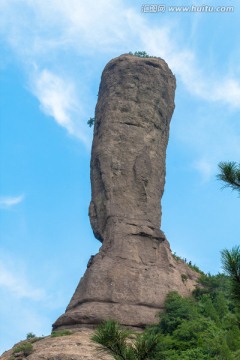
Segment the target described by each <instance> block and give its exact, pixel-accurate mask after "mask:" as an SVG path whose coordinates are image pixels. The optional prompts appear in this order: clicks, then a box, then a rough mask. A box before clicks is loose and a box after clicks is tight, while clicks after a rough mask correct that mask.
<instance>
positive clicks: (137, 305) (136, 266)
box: [53, 55, 197, 329]
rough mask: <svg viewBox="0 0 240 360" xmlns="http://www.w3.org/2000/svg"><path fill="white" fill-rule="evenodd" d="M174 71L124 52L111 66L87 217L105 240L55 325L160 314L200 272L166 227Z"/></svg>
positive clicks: (147, 319) (99, 112) (135, 321)
mask: <svg viewBox="0 0 240 360" xmlns="http://www.w3.org/2000/svg"><path fill="white" fill-rule="evenodd" d="M175 87H176V82H175V77H174V76H173V74H172V72H171V70H170V69H169V68H168V65H167V64H166V62H165V61H164V60H162V59H160V58H140V57H136V56H133V55H121V56H119V57H117V58H115V59H113V60H111V61H110V62H109V63H108V64H107V65H106V67H105V69H104V71H103V74H102V78H101V84H100V89H99V96H98V102H97V106H96V112H95V125H94V137H93V145H92V156H91V185H92V200H91V203H90V207H89V216H90V221H91V225H92V229H93V232H94V235H95V237H96V238H97V239H98V240H99V241H101V242H102V247H101V248H100V250H99V252H98V254H97V255H95V256H94V257H92V258H91V259H90V261H89V264H88V267H87V270H86V272H85V274H84V276H83V277H82V279H81V280H80V283H79V285H78V287H77V289H76V291H75V293H74V295H73V297H72V299H71V301H70V303H69V305H68V307H67V309H66V312H65V313H64V314H63V315H62V316H61V317H60V318H59V319H58V320H57V321H56V322H55V323H54V325H53V328H54V329H56V328H58V329H60V328H75V327H76V328H77V327H81V326H83V325H94V324H97V323H99V322H101V321H104V320H107V319H115V320H117V321H119V322H120V323H121V324H123V325H127V326H133V327H144V326H145V325H147V324H151V323H154V322H156V321H157V320H158V318H157V317H156V315H157V313H158V312H159V311H160V310H161V309H163V307H164V300H165V297H166V295H167V294H168V292H169V291H174V290H175V291H178V292H179V293H180V294H182V295H183V296H189V295H190V293H191V291H192V290H193V288H194V286H195V284H196V279H197V275H196V273H195V272H194V271H193V270H191V269H190V268H189V267H188V266H187V265H186V264H185V263H184V262H182V261H177V260H176V259H175V258H174V257H173V255H172V253H171V250H170V247H169V243H168V241H167V239H166V238H165V235H164V233H163V232H162V231H161V230H160V226H161V205H160V201H161V197H162V194H163V191H164V183H165V159H166V148H167V143H168V137H169V124H170V120H171V117H172V114H173V110H174V93H175Z"/></svg>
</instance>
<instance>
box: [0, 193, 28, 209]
mask: <svg viewBox="0 0 240 360" xmlns="http://www.w3.org/2000/svg"><path fill="white" fill-rule="evenodd" d="M24 198H25V196H24V195H19V196H1V197H0V208H1V209H10V208H12V207H13V206H16V205H18V204H20V203H21V202H22V201H23V200H24Z"/></svg>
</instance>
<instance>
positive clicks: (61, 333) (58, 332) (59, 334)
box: [51, 329, 72, 337]
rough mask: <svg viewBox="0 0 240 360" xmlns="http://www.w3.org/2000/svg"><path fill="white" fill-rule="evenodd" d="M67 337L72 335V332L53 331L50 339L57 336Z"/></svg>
mask: <svg viewBox="0 0 240 360" xmlns="http://www.w3.org/2000/svg"><path fill="white" fill-rule="evenodd" d="M68 335H72V331H71V330H67V329H66V330H57V331H53V332H52V333H51V337H58V336H68Z"/></svg>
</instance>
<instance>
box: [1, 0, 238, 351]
mask: <svg viewBox="0 0 240 360" xmlns="http://www.w3.org/2000/svg"><path fill="white" fill-rule="evenodd" d="M162 3H164V4H165V5H166V6H170V5H171V6H183V5H184V6H185V5H189V6H191V5H192V4H193V3H192V2H191V1H190V2H189V1H188V0H166V1H164V2H158V4H162ZM142 4H151V2H150V1H149V0H146V1H145V2H142V1H135V0H131V1H124V0H112V1H111V2H109V1H107V0H98V1H97V2H96V1H95V0H88V1H87V2H85V1H80V0H61V1H60V0H51V1H47V0H35V1H31V0H0V41H1V47H0V52H1V54H0V55H1V56H0V111H1V112H0V119H1V122H0V126H1V128H0V131H1V132H0V215H1V219H0V226H1V230H0V231H1V232H0V318H1V322H0V353H1V352H2V351H4V350H6V349H7V348H9V347H11V346H12V345H13V344H14V343H16V342H17V341H19V340H20V339H24V338H25V336H26V334H27V333H28V332H34V333H35V334H37V335H42V334H43V335H47V334H49V333H50V331H51V324H52V323H53V322H54V321H55V320H56V318H57V317H58V316H59V315H60V314H61V313H63V312H64V310H65V308H66V306H67V304H68V302H69V300H70V298H71V296H72V295H73V292H74V290H75V288H76V286H77V283H78V281H79V279H80V277H81V276H82V275H83V273H84V271H85V268H86V264H87V261H88V259H89V257H90V256H91V255H92V254H95V253H96V252H97V251H98V249H99V246H100V243H99V242H98V241H97V240H96V239H94V236H93V234H92V230H91V227H90V224H89V220H88V205H89V201H90V191H91V189H90V181H89V172H90V170H89V162H90V149H91V141H92V129H90V128H89V127H88V126H87V124H86V123H87V120H88V119H89V118H90V117H91V116H93V115H94V108H95V105H96V101H97V93H98V86H99V82H100V77H101V73H102V70H103V68H104V66H105V64H106V63H107V62H108V61H109V60H110V59H112V58H113V57H116V56H118V55H120V54H122V53H126V52H129V51H133V52H134V51H138V50H145V51H146V52H147V53H149V54H151V55H156V56H160V57H162V58H164V59H165V60H166V61H167V62H168V64H169V66H170V67H171V69H172V71H173V73H174V74H175V75H176V79H177V91H176V98H175V103H176V109H175V112H174V115H173V118H172V123H171V131H170V140H169V146H168V151H167V178H166V187H165V193H164V197H163V200H162V204H163V219H162V229H163V231H164V232H165V234H166V236H167V238H168V240H169V241H170V244H171V248H172V250H173V252H176V253H177V254H179V255H180V256H182V257H186V258H187V259H188V260H191V261H192V262H193V263H196V264H197V265H198V266H199V267H200V268H201V269H203V270H204V271H205V272H211V273H217V272H219V271H221V264H220V251H221V249H223V248H226V247H227V248H231V247H232V246H234V245H236V244H239V235H240V229H239V198H238V197H237V194H236V193H233V192H231V191H230V190H227V189H226V190H224V191H221V190H220V188H221V184H220V183H219V182H218V181H217V180H216V174H217V172H218V170H217V164H218V162H219V161H221V160H232V161H237V162H238V161H239V158H240V120H239V118H240V114H239V110H240V47H239V44H240V31H239V20H240V11H239V8H240V6H239V3H238V2H237V1H234V0H209V2H208V4H207V5H211V6H220V5H221V6H230V5H231V6H234V12H230V13H229V12H221V13H219V12H188V13H186V12H170V11H168V10H166V11H165V12H164V13H143V12H141V7H142ZM194 4H195V5H196V4H197V5H203V3H202V2H201V1H200V0H197V1H196V3H194ZM204 5H206V3H204Z"/></svg>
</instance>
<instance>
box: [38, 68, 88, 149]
mask: <svg viewBox="0 0 240 360" xmlns="http://www.w3.org/2000/svg"><path fill="white" fill-rule="evenodd" d="M31 87H32V91H33V93H34V94H35V96H36V97H37V98H38V100H39V102H40V106H41V109H42V111H43V112H44V113H45V114H46V115H50V116H52V117H53V118H54V119H55V121H56V122H57V123H58V124H59V125H60V126H62V127H64V128H65V129H66V130H67V131H68V133H69V134H70V135H74V136H76V137H78V138H79V139H80V140H82V141H83V142H84V143H85V144H86V145H88V144H89V143H90V139H89V135H87V134H86V133H87V132H86V131H84V127H85V128H86V124H84V123H83V120H82V118H81V110H80V105H79V103H78V99H77V95H76V91H75V86H74V83H73V82H71V80H69V79H64V78H61V77H60V76H58V75H56V74H54V73H53V72H50V71H49V70H47V69H45V70H43V71H41V72H35V75H34V77H33V79H32V86H31Z"/></svg>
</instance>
